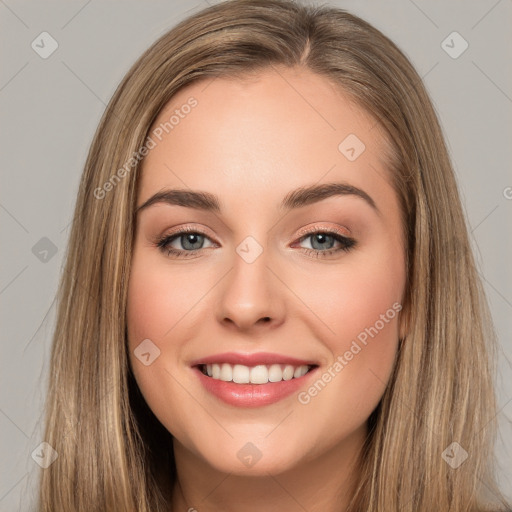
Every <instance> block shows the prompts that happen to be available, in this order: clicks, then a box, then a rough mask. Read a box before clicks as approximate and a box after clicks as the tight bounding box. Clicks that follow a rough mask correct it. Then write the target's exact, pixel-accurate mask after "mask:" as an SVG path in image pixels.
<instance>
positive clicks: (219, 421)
mask: <svg viewBox="0 0 512 512" xmlns="http://www.w3.org/2000/svg"><path fill="white" fill-rule="evenodd" d="M165 123H167V124H165ZM150 136H151V141H150V142H149V144H148V148H151V149H149V153H148V154H147V156H146V157H145V159H144V162H143V168H142V177H141V183H140V188H139V195H138V203H137V206H138V207H141V206H143V205H144V206H143V207H142V208H140V209H139V210H138V212H137V231H136V240H135V245H134V252H133V262H132V269H131V276H130V282H129V296H128V310H127V315H128V337H129V356H130V361H131V365H132V368H133V372H134V374H135V378H136V380H137V383H138V385H139V387H140V390H141V392H142V394H143V395H144V398H145V400H146V402H147V404H148V405H149V407H150V408H151V410H152V411H153V412H154V414H155V415H156V417H157V418H158V419H159V420H160V422H161V423H162V424H163V425H164V426H165V427H166V428H167V429H168V430H169V432H171V433H172V434H173V436H174V438H175V449H176V453H177V456H184V457H189V459H190V460H195V461H196V463H197V462H198V461H199V462H206V463H208V464H209V465H210V466H211V467H213V468H216V469H218V470H220V471H224V472H229V473H238V474H253V475H254V474H264V473H267V472H271V473H272V474H277V473H279V472H281V471H285V470H288V469H292V468H296V467H299V466H300V465H301V463H306V462H308V463H312V462H311V461H313V460H317V459H318V458H322V457H325V456H326V454H330V455H331V456H334V455H337V456H343V457H349V456H350V455H351V454H353V452H354V450H355V449H357V448H359V447H360V445H361V442H362V440H363V439H364V437H365V434H366V420H367V418H368V416H369V415H370V413H371V412H372V411H373V410H374V408H375V407H376V406H377V404H378V402H379V400H380V398H381V396H382V394H383V392H384V388H385V386H386V383H387V381H388V379H389V376H390V372H391V370H392V366H393V362H394V358H395V354H396V349H397V342H398V334H399V322H398V316H399V315H398V311H399V310H400V309H401V301H402V296H403V293H404V283H405V259H404V248H403V241H402V237H401V233H402V226H401V221H400V210H399V203H398V198H397V196H396V194H395V192H394V190H393V188H392V186H391V185H390V176H389V175H388V173H387V170H386V169H385V166H384V163H383V162H384V155H385V151H386V146H385V140H384V138H383V135H382V132H381V130H380V126H379V125H377V124H376V123H375V121H374V120H373V119H372V118H371V117H369V116H368V115H367V114H365V112H364V111H362V110H361V109H360V108H358V107H356V106H355V105H354V104H353V103H351V102H349V101H348V99H347V97H346V96H345V95H343V94H342V93H340V92H339V91H338V90H337V89H335V88H334V87H333V86H332V85H330V83H329V82H328V81H327V80H326V79H325V78H322V77H320V76H318V75H316V74H313V73H312V72H310V71H307V70H303V69H302V70H298V69H295V70H290V69H283V68H279V69H277V68H276V69H272V70H268V71H265V72H261V73H260V74H258V76H254V77H252V78H250V79H248V80H243V81H240V80H238V79H221V78H217V79H214V80H211V81H210V80H208V81H201V82H198V83H196V84H193V85H191V86H188V87H186V88H185V89H182V90H181V91H180V92H179V93H178V94H176V95H175V96H174V98H173V99H172V101H171V102H170V103H169V104H168V105H167V106H166V108H165V109H164V110H163V111H162V112H161V113H160V115H159V117H158V119H157V120H156V122H155V124H154V126H153V128H152V133H151V134H150ZM327 185H328V186H327ZM173 191H180V194H176V193H173ZM197 193H201V194H207V197H206V198H205V197H204V196H201V197H196V194H197ZM155 194H159V195H157V196H155ZM183 230H187V231H186V232H185V233H183ZM307 369H309V371H308V373H306V374H305V375H304V372H305V371H306V370H307ZM204 372H206V373H210V375H211V376H210V375H205V374H204ZM233 379H234V381H233ZM179 454H181V455H179ZM338 460H339V459H338Z"/></svg>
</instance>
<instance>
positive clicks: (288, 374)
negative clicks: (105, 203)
mask: <svg viewBox="0 0 512 512" xmlns="http://www.w3.org/2000/svg"><path fill="white" fill-rule="evenodd" d="M291 379H293V366H291V365H289V364H287V365H286V366H285V367H284V370H283V380H291Z"/></svg>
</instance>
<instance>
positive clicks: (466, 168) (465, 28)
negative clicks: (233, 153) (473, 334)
mask: <svg viewBox="0 0 512 512" xmlns="http://www.w3.org/2000/svg"><path fill="white" fill-rule="evenodd" d="M325 3H329V4H332V5H336V6H338V7H342V8H347V9H348V10H349V11H351V12H353V13H354V14H358V15H360V16H361V17H363V18H364V19H366V20H368V21H369V22H370V23H372V24H374V25H375V26H376V27H377V28H379V29H380V30H382V31H383V32H384V33H385V34H386V35H388V36H389V37H390V38H391V39H392V40H393V41H395V42H396V43H397V44H398V46H399V47H400V48H401V49H402V50H403V51H404V52H405V53H406V54H407V55H408V57H409V58H410V59H411V61H412V62H413V64H414V65H415V66H416V69H417V70H418V72H419V73H420V75H421V76H422V77H424V81H425V84H426V86H427V89H428V90H429V92H430V94H431V97H432V99H433V102H434V105H435V107H436V110H437V112H438V114H439V117H440V120H441V124H442V126H443V129H444V131H445V135H446V138H447V141H448V146H449V148H450V152H451V156H452V159H453V163H454V166H455V169H456V173H457V177H458V181H459V184H460V189H461V194H462V199H463V203H464V205H465V209H466V212H467V218H468V221H469V225H470V226H471V228H470V229H471V234H472V243H473V245H474V249H475V253H476V256H477V260H478V264H479V269H480V273H481V276H482V278H483V280H484V284H485V289H486V291H487V294H488V299H489V302H490V305H491V308H492V313H493V317H494V320H495V324H496V329H497V333H498V335H499V339H500V343H501V347H500V353H499V357H500V360H499V367H500V373H499V375H498V380H497V388H498V393H499V403H500V408H501V410H500V413H499V419H500V424H501V434H500V441H499V443H498V447H497V453H498V457H499V462H500V467H499V469H498V471H499V476H500V480H501V483H502V486H503V488H504V490H506V492H507V493H508V495H509V496H510V495H512V453H511V452H512V450H511V448H512V367H511V363H510V361H512V322H511V318H512V286H511V285H512V271H511V266H510V261H512V258H511V253H512V247H511V237H510V233H511V226H512V173H511V172H510V168H511V162H512V133H511V132H512V123H511V118H512V77H511V65H510V64H511V56H512V30H511V26H512V24H511V21H512V0H480V1H471V2H469V1H466V2H458V1H446V2H442V3H441V2H428V1H427V0H424V1H421V0H414V1H412V0H400V1H398V0H394V1H387V2H381V1H378V0H374V1H369V0H358V1H341V0H340V1H330V2H325ZM206 5H207V3H206V1H202V2H201V1H199V0H181V1H173V2H170V1H168V0H167V1H165V2H164V1H153V2H142V1H138V2H135V1H131V2H129V1H119V2H107V1H103V2H102V1H100V0H92V1H91V0H89V1H85V2H70V1H58V2H41V1H36V0H32V1H26V2H23V3H22V2H19V1H14V0H0V38H1V44H2V46H1V48H2V50H1V52H2V68H1V72H0V109H1V110H0V112H1V116H2V124H1V127H0V130H1V132H0V141H1V148H2V164H1V179H2V187H1V190H0V222H1V235H0V236H1V250H2V262H3V264H2V266H1V270H0V301H1V313H0V314H1V322H2V323H1V325H2V331H1V335H2V340H1V344H0V353H1V357H0V379H1V380H0V433H1V436H0V439H1V441H0V443H1V444H0V510H1V511H9V512H10V511H15V510H23V511H25V510H31V508H32V507H33V497H34V495H35V484H36V482H37V477H38V469H39V466H37V465H36V463H35V462H34V460H33V459H32V457H31V454H32V452H33V451H34V449H36V447H37V446H38V445H39V444H40V443H41V442H42V441H43V439H42V437H41V436H42V424H41V417H42V416H41V414H42V404H43V399H44V392H45V386H46V379H47V376H48V356H49V352H50V344H51V343H50V342H51V334H52V329H53V327H54V315H55V307H54V294H55V292H56V289H57V283H58V278H59V273H60V269H61V264H62V259H63V255H64V252H65V248H66V243H67V238H68V234H69V230H68V227H69V223H70V220H71V214H72V209H73V206H74V201H75V196H76V192H77V187H78V183H79V178H80V174H81V171H82V167H83V164H84V162H85V158H86V154H87V150H88V147H89V144H90V142H91V139H92V136H93V133H94V131H95V129H96V126H97V124H98V122H99V119H100V116H101V114H102V112H103V110H104V107H105V105H106V103H107V102H108V100H109V98H110V97H111V95H112V94H113V92H114V90H115V88H116V86H117V84H118V83H119V81H120V80H121V78H122V77H123V75H124V74H125V73H126V71H127V70H128V68H129V67H130V65H131V64H132V62H133V61H134V60H135V59H136V58H137V57H138V56H139V55H140V54H141V53H142V52H143V51H144V50H145V49H146V48H147V47H148V46H149V45H150V44H151V43H152V42H153V41H154V40H155V39H156V38H157V37H159V36H160V35H162V34H163V33H164V32H166V31H167V30H168V29H169V28H170V27H172V26H173V25H174V24H176V23H177V22H178V21H179V20H181V19H182V18H184V17H185V16H186V15H188V14H190V13H192V12H197V11H198V10H200V9H201V8H203V7H205V6H206ZM43 31H46V32H49V33H50V34H51V36H52V37H53V38H54V39H55V40H56V41H57V42H58V45H59V46H58V49H57V50H56V51H55V53H53V54H52V55H51V56H50V57H48V58H47V59H42V58H41V57H40V56H39V55H38V54H37V53H36V52H35V51H34V50H33V49H32V47H31V43H32V41H34V40H35V39H36V37H37V36H39V34H40V33H41V32H43ZM453 31H457V32H459V33H460V34H461V35H462V37H463V38H464V39H465V40H466V41H467V42H468V44H469V47H468V49H467V50H466V51H465V52H464V53H462V55H460V56H459V57H458V58H455V59H454V58H452V57H451V56H450V55H448V53H446V51H445V50H444V49H443V46H442V42H443V41H444V40H445V39H446V38H447V36H448V35H449V34H451V33H452V32H453ZM448 41H450V39H448ZM459 43H460V41H458V42H457V41H455V42H454V43H453V44H452V43H451V42H449V43H448V44H450V45H453V46H454V48H455V50H457V49H458V48H460V45H459ZM452 51H453V50H452ZM44 237H46V238H47V239H49V240H50V241H51V243H52V244H53V245H54V246H55V249H56V251H57V252H56V253H55V254H52V251H51V250H50V252H48V253H47V254H45V253H44V252H41V251H42V249H44V248H45V247H46V248H47V246H48V241H46V240H44V241H40V240H41V239H42V238H44ZM36 244H38V245H36ZM45 244H46V245H45ZM34 246H35V247H36V248H35V249H33V248H34ZM507 262H508V263H507Z"/></svg>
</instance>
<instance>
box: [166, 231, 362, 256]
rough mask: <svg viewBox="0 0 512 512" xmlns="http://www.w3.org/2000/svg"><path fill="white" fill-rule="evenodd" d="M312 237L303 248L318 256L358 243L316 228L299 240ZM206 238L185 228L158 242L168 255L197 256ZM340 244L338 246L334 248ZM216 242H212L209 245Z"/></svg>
mask: <svg viewBox="0 0 512 512" xmlns="http://www.w3.org/2000/svg"><path fill="white" fill-rule="evenodd" d="M308 239H311V242H310V245H311V247H310V248H308V247H303V248H302V250H303V251H304V252H305V253H306V254H308V255H311V256H314V257H316V258H322V257H327V256H331V255H333V254H335V253H339V252H340V251H345V252H348V251H349V250H350V249H352V248H353V247H354V246H355V245H356V241H355V240H354V239H352V238H348V237H346V236H344V235H342V234H340V233H338V232H335V231H325V230H324V231H322V230H316V231H313V232H310V233H308V234H307V235H304V236H302V237H301V238H300V239H299V242H303V241H305V240H308ZM205 240H210V238H209V237H208V236H206V234H204V233H201V232H200V231H197V229H188V228H184V229H182V230H181V231H178V232H176V233H173V234H172V235H168V236H164V237H163V238H161V239H160V240H158V242H157V243H156V245H157V247H158V248H159V249H160V250H161V251H162V252H164V253H166V254H167V255H168V256H170V257H171V256H172V257H176V258H189V257H195V256H196V255H197V253H198V252H199V251H201V250H202V249H204V248H205V247H204V242H205ZM175 242H179V244H180V245H181V247H182V249H180V248H176V247H173V246H172V245H171V244H173V243H175ZM336 244H338V247H337V248H333V247H334V246H335V245H336ZM215 245H216V244H215V243H211V245H210V246H209V247H214V246H215Z"/></svg>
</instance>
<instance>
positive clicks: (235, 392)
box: [193, 366, 318, 407]
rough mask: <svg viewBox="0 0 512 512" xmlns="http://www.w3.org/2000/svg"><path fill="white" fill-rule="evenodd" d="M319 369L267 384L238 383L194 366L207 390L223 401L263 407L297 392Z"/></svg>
mask: <svg viewBox="0 0 512 512" xmlns="http://www.w3.org/2000/svg"><path fill="white" fill-rule="evenodd" d="M317 369H318V367H316V368H313V369H311V370H310V371H309V372H308V373H306V375H303V376H302V377H299V378H297V379H290V380H281V381H279V382H269V383H267V384H236V383H235V382H225V381H223V380H219V379H213V378H212V377H207V376H206V375H205V374H204V373H203V372H202V371H201V370H200V369H199V368H198V367H197V366H196V367H194V368H193V370H194V371H195V372H196V373H197V375H198V377H199V380H200V381H201V384H202V385H203V386H204V387H205V389H206V390H207V391H209V392H210V393H211V394H212V395H215V396H216V397H217V398H219V399H220V400H222V401H223V402H225V403H227V404H229V405H235V406H237V407H262V406H264V405H270V404H274V403H276V402H279V401H280V400H283V399H284V398H286V397H288V396H290V395H292V394H293V393H296V392H297V391H298V390H299V389H300V388H301V387H302V386H304V384H305V382H306V380H307V379H309V377H310V376H311V374H312V373H315V371H316V370H317Z"/></svg>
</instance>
